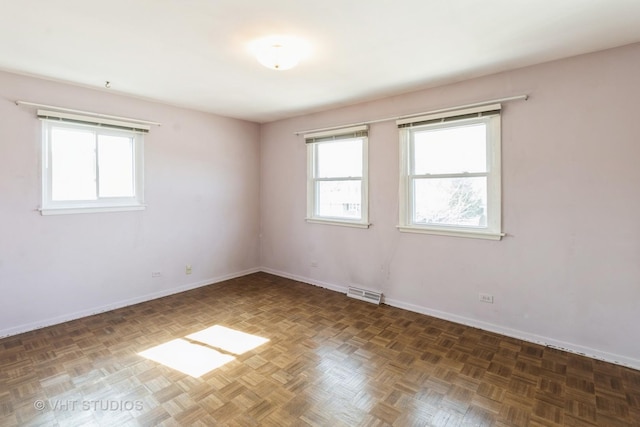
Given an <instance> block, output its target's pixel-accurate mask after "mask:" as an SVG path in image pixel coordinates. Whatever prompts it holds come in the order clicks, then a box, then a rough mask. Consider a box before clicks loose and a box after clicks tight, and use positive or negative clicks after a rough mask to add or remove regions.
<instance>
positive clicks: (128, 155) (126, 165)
mask: <svg viewBox="0 0 640 427" xmlns="http://www.w3.org/2000/svg"><path fill="white" fill-rule="evenodd" d="M38 117H40V118H41V119H42V120H43V122H42V123H43V124H42V126H43V139H42V140H43V144H42V184H43V185H42V207H41V208H42V209H41V212H42V214H43V215H49V214H59V213H80V212H104V211H114V210H115V211H118V210H137V209H144V205H143V203H144V199H143V170H142V167H143V160H142V154H143V153H142V143H143V137H142V133H143V132H147V131H148V128H147V127H144V126H141V125H137V124H131V123H123V122H115V121H111V120H102V121H100V122H96V119H94V118H91V117H84V116H75V115H69V114H63V113H57V112H49V111H43V110H39V111H38Z"/></svg>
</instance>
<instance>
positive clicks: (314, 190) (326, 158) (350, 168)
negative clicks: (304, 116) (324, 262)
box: [305, 127, 368, 227]
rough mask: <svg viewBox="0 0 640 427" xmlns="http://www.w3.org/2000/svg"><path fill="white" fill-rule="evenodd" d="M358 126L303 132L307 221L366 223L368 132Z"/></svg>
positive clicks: (361, 224) (362, 224)
mask: <svg viewBox="0 0 640 427" xmlns="http://www.w3.org/2000/svg"><path fill="white" fill-rule="evenodd" d="M358 129H359V130H353V129H350V130H348V131H347V132H346V133H345V130H344V129H343V130H338V131H335V132H328V133H327V132H323V133H321V134H313V135H305V139H306V142H307V156H308V174H307V175H308V183H307V220H308V221H310V222H327V223H337V224H340V225H353V226H365V227H366V226H368V224H367V221H368V209H367V174H366V170H367V134H366V132H363V129H360V128H358ZM364 130H366V127H364Z"/></svg>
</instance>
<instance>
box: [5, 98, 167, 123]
mask: <svg viewBox="0 0 640 427" xmlns="http://www.w3.org/2000/svg"><path fill="white" fill-rule="evenodd" d="M15 102H16V105H28V106H31V107H41V108H51V109H53V110H56V111H64V112H67V113H76V114H87V115H90V116H94V117H102V118H103V119H114V120H126V121H129V122H136V123H141V124H145V125H154V126H161V124H160V123H158V122H150V121H148V120H140V119H132V118H130V117H120V116H111V115H109V114H101V113H94V112H91V111H82V110H74V109H71V108H64V107H56V106H55V105H46V104H36V103H35V102H27V101H15Z"/></svg>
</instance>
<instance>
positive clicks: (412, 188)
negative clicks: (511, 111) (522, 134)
mask: <svg viewBox="0 0 640 427" xmlns="http://www.w3.org/2000/svg"><path fill="white" fill-rule="evenodd" d="M491 107H492V108H494V109H495V106H491ZM475 113H477V114H473V116H472V117H469V114H466V115H465V116H464V118H460V119H458V120H456V119H455V117H441V118H440V119H439V120H426V122H427V123H424V122H423V123H417V124H415V125H408V126H407V125H405V124H404V123H403V124H402V127H401V129H400V135H401V153H402V155H401V162H402V164H401V197H400V203H401V205H400V225H399V229H400V230H401V231H410V232H411V231H412V232H422V233H430V234H444V235H454V236H465V237H481V238H490V239H499V238H500V237H501V235H502V233H501V218H500V214H501V212H500V210H501V208H500V199H501V195H500V115H499V112H497V111H492V112H491V114H488V115H487V114H483V111H476V112H475Z"/></svg>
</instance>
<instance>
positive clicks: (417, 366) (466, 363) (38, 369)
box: [0, 273, 640, 427]
mask: <svg viewBox="0 0 640 427" xmlns="http://www.w3.org/2000/svg"><path fill="white" fill-rule="evenodd" d="M214 325H219V326H223V327H225V328H228V329H231V330H235V331H240V332H243V333H246V334H251V335H254V336H257V337H262V338H266V339H268V340H269V341H267V342H266V343H264V344H262V345H259V346H257V347H254V348H252V349H250V350H248V351H246V352H240V353H234V352H232V351H230V350H228V349H227V350H225V349H224V348H222V347H224V346H225V345H224V344H218V343H217V342H216V343H213V344H211V343H208V342H202V341H198V340H197V339H191V338H189V337H188V336H190V335H191V334H194V333H196V332H199V331H203V330H205V329H207V328H211V327H212V326H214ZM195 337H196V338H197V336H195ZM173 340H178V341H179V342H181V343H182V345H183V347H180V348H198V349H199V351H201V352H202V351H204V352H212V353H215V354H218V355H220V354H222V355H223V356H225V357H226V359H225V360H228V362H227V363H225V364H223V365H221V366H218V367H217V368H215V369H212V370H210V371H207V372H205V373H204V374H202V375H200V376H191V375H188V374H186V373H183V372H182V371H181V370H180V369H179V368H178V367H177V366H176V368H175V369H174V368H172V367H170V366H165V365H163V364H162V363H159V362H156V361H154V360H151V359H147V358H145V357H143V356H141V355H140V354H139V353H141V352H143V351H147V350H149V349H151V348H154V347H156V346H159V345H162V344H166V343H168V342H171V341H173ZM180 340H181V341H180ZM189 346H193V347H189ZM194 351H195V350H194ZM193 354H195V353H193ZM207 354H209V353H207ZM173 357H178V358H181V359H184V360H186V364H187V367H189V365H195V364H196V363H197V360H196V359H195V356H193V355H192V354H191V353H189V352H186V353H185V352H184V351H181V353H180V354H178V355H174V356H173ZM185 358H186V359H185ZM184 360H183V362H184ZM38 405H42V407H39V406H38ZM85 425H95V426H132V427H133V426H156V425H161V426H197V425H201V426H278V427H280V426H289V425H291V426H331V427H334V426H349V427H351V426H439V427H440V426H447V427H449V426H450V427H461V426H474V427H485V426H486V427H489V426H491V427H504V426H511V427H513V426H516V427H521V426H522V427H524V426H561V425H566V426H583V427H585V426H586V427H593V426H640V372H639V371H635V370H632V369H628V368H624V367H621V366H617V365H613V364H610V363H606V362H602V361H597V360H592V359H589V358H586V357H582V356H579V355H575V354H569V353H565V352H562V351H560V350H556V349H550V348H545V347H542V346H539V345H535V344H531V343H528V342H523V341H519V340H516V339H513V338H509V337H504V336H500V335H498V334H493V333H490V332H486V331H481V330H478V329H475V328H471V327H466V326H462V325H458V324H454V323H451V322H447V321H444V320H440V319H436V318H432V317H429V316H424V315H421V314H416V313H412V312H408V311H405V310H401V309H397V308H393V307H389V306H386V305H381V306H376V305H372V304H369V303H366V302H362V301H358V300H354V299H350V298H347V297H346V296H345V295H343V294H340V293H336V292H332V291H329V290H326V289H320V288H317V287H314V286H310V285H306V284H303V283H299V282H295V281H292V280H288V279H284V278H280V277H277V276H273V275H269V274H266V273H256V274H252V275H249V276H245V277H242V278H238V279H234V280H229V281H227V282H224V283H220V284H216V285H212V286H206V287H202V288H198V289H195V290H192V291H188V292H184V293H181V294H176V295H173V296H169V297H166V298H161V299H157V300H154V301H149V302H145V303H142V304H138V305H135V306H131V307H125V308H122V309H118V310H113V311H110V312H106V313H102V314H98V315H95V316H91V317H87V318H83V319H78V320H75V321H71V322H67V323H63V324H60V325H55V326H51V327H48V328H43V329H40V330H37V331H32V332H28V333H25V334H21V335H17V336H12V337H7V338H4V339H1V340H0V426H2V427H14V426H85Z"/></svg>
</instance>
